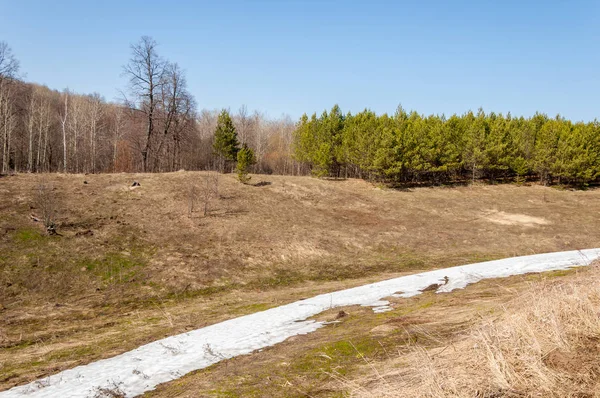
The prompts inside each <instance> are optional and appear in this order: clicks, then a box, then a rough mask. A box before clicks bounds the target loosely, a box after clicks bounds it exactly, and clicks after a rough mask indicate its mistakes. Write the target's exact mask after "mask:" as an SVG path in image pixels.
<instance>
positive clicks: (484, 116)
mask: <svg viewBox="0 0 600 398" xmlns="http://www.w3.org/2000/svg"><path fill="white" fill-rule="evenodd" d="M293 145H294V148H293V153H294V156H295V158H296V159H297V160H299V161H301V162H305V163H306V164H308V165H309V166H310V167H311V169H312V172H313V174H314V175H317V176H320V177H325V176H329V177H358V178H364V179H368V180H378V181H384V182H388V183H425V184H441V183H452V182H460V181H467V180H475V179H486V180H495V181H501V180H507V179H515V180H518V181H519V180H520V181H524V180H527V179H538V180H539V181H541V182H542V183H543V184H552V183H557V184H574V185H587V184H589V183H593V182H596V181H597V180H598V179H599V177H600V122H598V121H597V120H595V121H593V122H588V123H583V122H577V123H574V122H571V121H570V120H567V119H565V118H562V117H560V116H556V117H555V118H550V117H548V116H546V115H544V114H539V113H537V114H535V115H534V116H532V117H529V118H525V117H518V118H517V117H512V116H511V115H510V113H509V114H508V115H506V116H505V115H502V114H496V113H493V112H492V113H485V112H484V111H483V110H481V109H480V110H479V111H478V112H477V113H473V112H467V113H465V114H463V115H460V116H459V115H452V116H451V117H445V116H443V115H442V116H438V115H431V116H423V115H420V114H418V113H416V112H410V113H408V112H406V111H405V110H404V109H402V107H399V108H398V110H397V111H396V113H395V114H394V115H393V116H389V115H387V114H383V115H377V114H375V113H374V112H372V111H370V110H365V111H363V112H360V113H357V114H354V115H353V114H350V113H348V114H346V115H344V114H343V113H342V112H341V110H340V108H339V106H337V105H336V106H334V107H333V108H332V109H331V111H330V112H323V114H322V115H321V116H320V117H318V116H317V115H316V114H313V115H312V117H308V116H307V115H306V114H305V115H303V116H302V118H301V119H300V121H299V123H298V126H297V129H296V132H295V136H294V143H293Z"/></svg>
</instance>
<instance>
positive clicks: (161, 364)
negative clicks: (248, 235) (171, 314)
mask: <svg viewBox="0 0 600 398" xmlns="http://www.w3.org/2000/svg"><path fill="white" fill-rule="evenodd" d="M598 258H600V249H588V250H581V251H570V252H561V253H548V254H538V255H533V256H525V257H515V258H508V259H504V260H496V261H487V262H484V263H477V264H469V265H463V266H459V267H453V268H445V269H440V270H435V271H430V272H423V273H421V274H416V275H407V276H403V277H400V278H395V279H390V280H387V281H382V282H377V283H373V284H370V285H365V286H359V287H355V288H352V289H347V290H341V291H338V292H334V293H328V294H322V295H319V296H316V297H312V298H309V299H305V300H302V301H298V302H295V303H291V304H287V305H283V306H281V307H277V308H272V309H269V310H266V311H262V312H258V313H255V314H251V315H246V316H243V317H240V318H235V319H230V320H228V321H225V322H221V323H218V324H215V325H211V326H207V327H204V328H202V329H197V330H194V331H191V332H188V333H183V334H180V335H177V336H171V337H167V338H165V339H162V340H159V341H155V342H152V343H150V344H146V345H143V346H141V347H138V348H136V349H135V350H132V351H129V352H126V353H123V354H121V355H118V356H115V357H112V358H108V359H103V360H100V361H97V362H93V363H90V364H88V365H83V366H78V367H76V368H73V369H68V370H65V371H63V372H61V373H58V374H56V375H53V376H50V377H47V378H44V379H41V380H38V381H35V382H32V383H30V384H26V385H23V386H19V387H14V388H12V389H10V390H7V391H4V392H0V398H9V397H48V398H51V397H56V398H65V397H90V398H91V397H95V396H97V395H98V393H99V392H102V391H114V390H115V389H116V390H118V392H119V393H120V394H122V395H125V396H127V397H133V396H137V395H140V394H142V393H144V392H145V391H149V390H152V389H154V388H155V387H156V386H157V385H158V384H160V383H165V382H167V381H171V380H174V379H177V378H179V377H181V376H183V375H185V374H186V373H189V372H191V371H194V370H198V369H202V368H205V367H208V366H210V365H212V364H214V363H217V362H219V361H221V360H223V359H228V358H233V357H235V356H238V355H245V354H250V353H251V352H254V351H257V350H260V349H263V348H265V347H269V346H272V345H275V344H277V343H280V342H282V341H284V340H286V339H288V338H289V337H292V336H296V335H302V334H307V333H311V332H314V331H315V330H317V329H319V328H321V327H323V326H324V325H325V323H324V322H315V321H313V320H307V319H308V318H310V317H312V316H314V315H317V314H319V313H321V312H323V311H325V310H328V309H331V308H335V307H347V306H352V305H362V306H374V307H375V311H376V312H381V311H387V310H389V309H390V307H389V303H388V302H387V301H383V300H382V299H384V298H386V297H390V296H393V297H411V296H415V295H418V294H420V293H421V292H422V291H423V290H425V289H428V288H430V289H434V288H435V290H436V291H437V292H438V293H439V292H450V291H452V290H454V289H460V288H464V287H465V286H467V285H468V284H470V283H475V282H478V281H480V280H482V279H488V278H501V277H506V276H511V275H520V274H525V273H530V272H543V271H552V270H559V269H567V268H571V267H578V266H585V265H589V264H590V263H591V262H592V261H594V260H596V259H598ZM436 284H437V285H439V287H435V286H434V288H432V286H433V285H436ZM399 292H401V293H399Z"/></svg>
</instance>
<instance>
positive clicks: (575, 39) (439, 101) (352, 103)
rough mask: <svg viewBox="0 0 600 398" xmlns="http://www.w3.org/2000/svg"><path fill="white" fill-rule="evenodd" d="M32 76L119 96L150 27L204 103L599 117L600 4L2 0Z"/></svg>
mask: <svg viewBox="0 0 600 398" xmlns="http://www.w3.org/2000/svg"><path fill="white" fill-rule="evenodd" d="M0 3H2V4H1V6H0V10H1V11H2V12H1V14H0V40H4V41H6V42H8V44H9V45H10V46H11V47H12V49H13V52H14V53H15V55H16V56H17V58H18V59H19V60H20V61H21V66H22V72H23V73H24V74H26V76H25V78H26V80H29V81H35V82H38V83H42V84H46V85H48V86H49V87H51V88H55V89H63V88H65V87H69V88H70V89H73V90H75V91H78V92H88V93H89V92H98V93H100V94H102V95H103V96H104V97H105V98H107V99H108V100H113V99H117V98H118V96H119V94H118V93H119V90H120V89H123V88H124V87H125V80H124V78H123V77H122V76H121V69H122V65H123V64H125V63H126V62H127V60H128V58H129V45H130V44H131V43H132V42H135V41H137V40H138V39H139V38H140V37H141V36H142V35H149V36H152V37H153V38H154V39H155V40H156V41H157V42H158V43H159V52H160V53H161V54H162V55H163V56H165V57H166V58H168V59H170V60H171V61H175V62H177V63H179V65H180V66H181V67H182V68H183V69H184V70H185V71H186V73H187V79H188V84H189V89H190V91H191V92H192V93H193V94H194V95H195V97H196V99H197V101H198V105H199V107H200V108H209V109H213V108H223V107H228V108H231V109H232V110H234V111H235V110H237V109H238V108H239V107H240V106H241V105H242V104H246V105H247V106H248V108H249V109H258V110H260V111H263V112H265V113H267V114H268V115H270V116H273V117H277V116H280V115H281V114H283V113H286V114H289V115H291V116H292V117H294V118H297V117H299V116H300V115H301V114H302V113H304V112H307V113H312V112H321V111H322V110H323V109H325V108H331V106H332V105H333V104H335V103H338V104H339V105H340V106H341V108H342V110H344V111H352V112H356V111H360V110H362V109H364V108H370V109H372V110H374V111H376V112H378V113H382V112H390V113H391V112H393V111H394V110H395V108H396V106H397V105H398V104H399V103H402V105H403V106H404V107H405V108H406V109H415V110H417V111H418V112H420V113H425V114H430V113H446V114H451V113H455V112H456V113H463V112H465V111H466V110H469V109H473V110H476V109H477V108H479V107H480V106H481V107H483V108H484V109H485V110H486V111H491V110H493V111H496V112H503V113H506V112H508V111H511V112H512V113H513V114H514V115H522V114H523V115H531V114H533V113H534V112H535V111H541V112H545V113H548V114H549V115H551V116H554V115H556V114H557V113H560V114H561V115H564V116H565V117H568V118H571V119H575V120H586V121H587V120H593V119H594V118H596V117H598V118H600V101H598V94H599V93H600V2H599V1H597V0H596V1H552V0H548V1H527V0H521V1H514V0H505V1H486V0H480V1H461V0H458V1H449V0H448V1H441V0H440V1H437V0H436V1H434V0H430V1H427V0H424V1H376V0H373V1H360V2H359V1H350V0H349V1H327V0H325V1H285V0H281V1H276V0H268V1H250V0H248V1H177V0H173V1H170V2H166V1H149V0H146V1H140V0H135V1H133V0H132V1H130V0H120V1H113V0H104V1H84V0H80V1H62V0H55V1H45V0H44V1H42V0H39V1H33V0H18V1H16V0H0Z"/></svg>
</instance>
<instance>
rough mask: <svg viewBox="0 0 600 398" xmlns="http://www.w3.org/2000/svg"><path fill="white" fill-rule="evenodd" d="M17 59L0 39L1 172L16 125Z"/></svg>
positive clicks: (7, 162) (5, 167)
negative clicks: (15, 88) (15, 90)
mask: <svg viewBox="0 0 600 398" xmlns="http://www.w3.org/2000/svg"><path fill="white" fill-rule="evenodd" d="M18 73H19V61H17V59H16V58H15V56H14V55H13V53H12V50H11V48H10V47H9V46H8V44H7V43H6V42H3V41H0V129H1V130H0V131H2V173H6V172H8V170H9V168H10V152H11V138H12V133H13V130H14V128H15V125H16V120H15V116H16V109H15V96H14V85H15V83H16V80H17V75H18Z"/></svg>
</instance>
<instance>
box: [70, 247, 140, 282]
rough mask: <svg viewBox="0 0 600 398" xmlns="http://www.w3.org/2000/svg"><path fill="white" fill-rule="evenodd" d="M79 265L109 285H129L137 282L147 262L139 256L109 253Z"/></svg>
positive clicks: (83, 261)
mask: <svg viewBox="0 0 600 398" xmlns="http://www.w3.org/2000/svg"><path fill="white" fill-rule="evenodd" d="M78 265H79V267H84V268H85V269H86V270H87V271H90V272H92V273H93V274H95V275H97V276H98V277H100V278H101V279H102V280H103V281H105V282H107V283H129V282H133V281H135V280H136V277H137V276H138V274H139V271H140V270H141V269H142V268H143V267H144V266H145V265H146V261H145V259H143V258H142V257H141V256H139V255H133V254H123V253H107V254H105V255H104V256H102V257H100V258H98V259H90V258H87V259H83V260H80V261H79V263H78Z"/></svg>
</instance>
